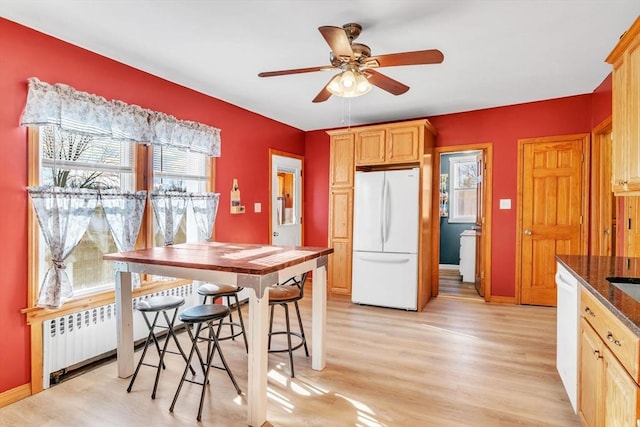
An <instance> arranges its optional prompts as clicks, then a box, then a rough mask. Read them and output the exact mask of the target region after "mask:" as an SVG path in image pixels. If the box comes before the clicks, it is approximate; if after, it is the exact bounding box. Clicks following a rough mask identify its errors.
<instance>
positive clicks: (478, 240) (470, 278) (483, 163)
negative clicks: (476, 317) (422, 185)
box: [432, 143, 493, 301]
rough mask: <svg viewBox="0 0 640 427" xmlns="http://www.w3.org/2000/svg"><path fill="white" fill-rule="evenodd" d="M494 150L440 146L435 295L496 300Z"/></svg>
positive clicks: (482, 146)
mask: <svg viewBox="0 0 640 427" xmlns="http://www.w3.org/2000/svg"><path fill="white" fill-rule="evenodd" d="M492 148H493V145H492V144H491V143H482V144H470V145H459V146H451V147H436V148H435V149H434V179H433V183H434V189H433V190H434V191H433V197H434V199H433V218H434V219H435V218H437V219H439V220H438V221H433V231H432V235H433V246H432V265H433V271H432V277H433V278H434V284H433V296H439V295H441V296H445V295H446V296H455V297H462V298H473V299H477V300H480V301H483V300H484V301H489V300H490V298H491V252H490V248H491V200H492V198H491V188H492V185H491V183H492V159H493V154H492Z"/></svg>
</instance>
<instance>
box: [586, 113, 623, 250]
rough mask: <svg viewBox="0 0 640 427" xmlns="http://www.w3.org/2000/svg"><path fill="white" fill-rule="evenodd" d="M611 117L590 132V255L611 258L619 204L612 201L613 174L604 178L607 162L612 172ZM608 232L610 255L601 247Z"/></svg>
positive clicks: (614, 242) (614, 243)
mask: <svg viewBox="0 0 640 427" xmlns="http://www.w3.org/2000/svg"><path fill="white" fill-rule="evenodd" d="M611 129H612V121H611V116H609V117H607V118H606V119H604V120H603V121H602V122H600V123H599V124H598V125H596V127H595V128H593V130H592V131H591V168H590V169H591V202H590V209H589V215H590V219H589V221H590V224H589V226H590V231H589V255H602V256H611V255H614V254H615V253H616V237H617V236H616V232H617V231H616V225H617V224H616V223H615V222H613V218H615V214H617V212H616V210H617V204H616V203H614V202H613V200H610V199H611V192H612V190H611V174H610V173H609V175H605V174H603V172H605V171H607V169H605V167H606V166H605V162H607V161H608V168H609V169H608V172H610V168H611V140H609V143H608V144H607V143H606V142H605V141H604V138H605V135H609V137H610V135H611ZM607 145H608V147H607ZM605 228H609V233H610V235H609V236H610V237H609V238H610V239H611V243H612V244H611V247H610V248H609V251H607V248H604V247H602V245H601V243H602V233H604V232H605V231H604V230H605Z"/></svg>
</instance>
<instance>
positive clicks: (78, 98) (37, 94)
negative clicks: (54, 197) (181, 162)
mask: <svg viewBox="0 0 640 427" xmlns="http://www.w3.org/2000/svg"><path fill="white" fill-rule="evenodd" d="M20 124H21V125H23V126H27V125H34V126H35V125H37V126H46V125H53V126H58V127H60V128H61V129H63V130H66V131H69V132H73V133H78V134H85V135H93V136H107V137H111V138H113V139H116V140H126V141H132V142H137V143H144V144H152V145H159V146H170V147H176V148H180V149H186V150H189V151H194V152H197V153H203V154H206V155H208V156H212V157H219V156H220V129H217V128H214V127H211V126H207V125H204V124H202V123H197V122H192V121H188V120H178V119H176V118H175V117H173V116H171V115H168V114H165V113H160V112H157V111H152V110H147V109H144V108H142V107H139V106H137V105H129V104H126V103H124V102H122V101H117V100H112V101H108V100H106V99H105V98H103V97H101V96H97V95H92V94H89V93H86V92H81V91H77V90H75V89H74V88H72V87H71V86H67V85H65V84H61V83H58V84H55V85H51V84H49V83H45V82H41V81H40V80H38V79H37V78H35V77H32V78H30V79H29V93H28V95H27V103H26V106H25V109H24V112H23V113H22V119H21V120H20Z"/></svg>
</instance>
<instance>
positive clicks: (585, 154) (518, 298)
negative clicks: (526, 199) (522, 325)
mask: <svg viewBox="0 0 640 427" xmlns="http://www.w3.org/2000/svg"><path fill="white" fill-rule="evenodd" d="M559 139H560V140H566V139H582V204H581V209H582V213H581V215H582V227H581V230H580V248H581V252H582V254H585V255H586V254H587V253H588V247H589V245H588V235H589V194H590V193H589V192H590V190H589V170H590V168H589V159H590V156H589V152H590V151H589V143H590V140H591V134H590V133H576V134H569V135H554V136H543V137H539V138H525V139H519V140H518V169H517V172H516V179H517V192H516V194H517V196H516V258H515V260H516V277H515V284H516V286H515V288H516V289H515V291H516V292H515V303H516V304H518V305H520V304H522V211H523V208H522V202H523V201H522V196H523V186H524V179H523V176H522V173H523V168H524V159H523V156H524V146H525V144H531V143H533V144H535V143H545V144H546V143H549V142H553V141H557V140H559Z"/></svg>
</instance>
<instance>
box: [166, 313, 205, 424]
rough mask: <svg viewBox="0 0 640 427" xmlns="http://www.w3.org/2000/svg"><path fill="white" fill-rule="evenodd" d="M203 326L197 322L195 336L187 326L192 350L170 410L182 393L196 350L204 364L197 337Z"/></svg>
mask: <svg viewBox="0 0 640 427" xmlns="http://www.w3.org/2000/svg"><path fill="white" fill-rule="evenodd" d="M201 326H202V324H201V323H198V324H197V326H196V331H195V336H194V334H193V333H192V332H191V328H187V332H188V333H189V338H190V339H191V351H190V352H189V357H187V364H186V366H185V367H184V371H183V372H182V378H181V379H180V383H179V384H178V389H177V390H176V394H175V395H174V396H173V401H172V402H171V406H170V407H169V412H173V408H174V407H175V406H176V401H177V400H178V396H179V395H180V390H182V385H183V384H184V381H185V378H186V377H187V372H189V368H190V367H191V359H193V353H195V352H197V353H198V357H199V358H200V366H203V365H202V355H201V354H200V350H198V340H197V337H198V335H199V334H200V328H201ZM203 387H204V386H203Z"/></svg>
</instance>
